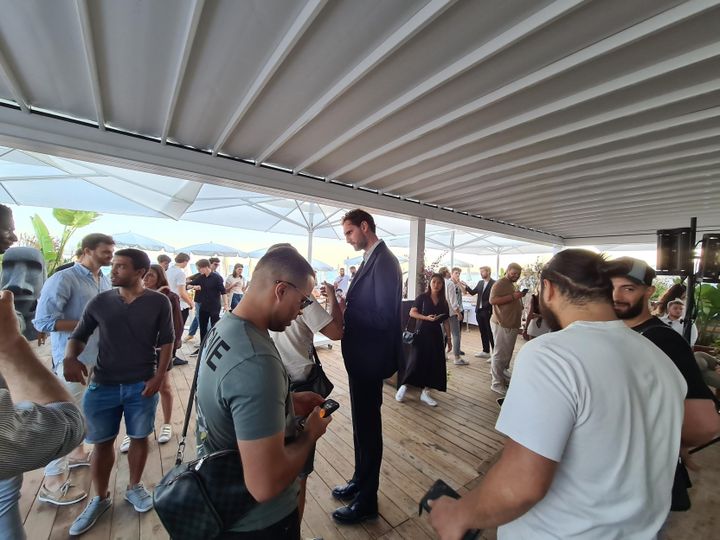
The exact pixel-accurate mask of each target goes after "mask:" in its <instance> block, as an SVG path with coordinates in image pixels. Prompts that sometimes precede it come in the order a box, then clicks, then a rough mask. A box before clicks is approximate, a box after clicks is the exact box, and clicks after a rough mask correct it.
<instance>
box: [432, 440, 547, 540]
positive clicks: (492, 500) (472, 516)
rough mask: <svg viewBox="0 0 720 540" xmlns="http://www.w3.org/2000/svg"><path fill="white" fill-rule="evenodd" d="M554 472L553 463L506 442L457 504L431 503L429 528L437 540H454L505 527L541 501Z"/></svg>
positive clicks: (513, 442)
mask: <svg viewBox="0 0 720 540" xmlns="http://www.w3.org/2000/svg"><path fill="white" fill-rule="evenodd" d="M556 469H557V463H556V462H554V461H552V460H550V459H547V458H545V457H543V456H541V455H540V454H536V453H535V452H533V451H531V450H528V449H527V448H525V447H524V446H522V445H521V444H518V443H516V442H515V441H513V440H512V439H507V441H506V443H505V449H504V450H503V453H502V456H501V457H500V460H499V461H498V462H497V463H496V464H495V465H494V466H493V467H492V468H491V469H490V471H489V472H488V474H487V476H486V477H485V480H484V481H483V483H482V484H480V485H479V486H478V487H477V488H475V489H474V490H472V491H471V492H470V493H468V494H467V495H465V496H464V497H463V498H461V499H459V500H453V499H450V498H448V497H442V498H440V499H438V500H436V501H434V502H433V503H432V513H431V514H430V521H431V523H432V526H433V528H434V529H435V530H436V531H437V532H438V533H439V535H440V538H442V539H450V538H453V539H456V538H461V537H462V535H463V534H464V533H465V532H466V531H467V530H469V529H484V528H488V527H497V526H498V525H502V524H504V523H508V522H510V521H512V520H513V519H516V518H518V517H520V516H521V515H523V514H524V513H525V512H527V511H528V510H529V509H530V508H532V507H533V506H535V504H537V503H538V502H539V501H541V500H542V499H543V497H545V494H546V493H547V491H548V489H549V488H550V485H551V484H552V481H553V478H554V476H555V470H556Z"/></svg>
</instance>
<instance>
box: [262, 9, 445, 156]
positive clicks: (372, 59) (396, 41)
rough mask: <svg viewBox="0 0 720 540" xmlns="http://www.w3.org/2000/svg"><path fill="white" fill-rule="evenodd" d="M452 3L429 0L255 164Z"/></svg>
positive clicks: (308, 111)
mask: <svg viewBox="0 0 720 540" xmlns="http://www.w3.org/2000/svg"><path fill="white" fill-rule="evenodd" d="M454 2H455V0H430V1H429V2H428V3H427V4H426V5H425V6H423V8H422V9H420V10H419V11H418V12H417V13H415V15H413V16H412V17H411V18H410V19H409V20H408V21H406V22H405V24H403V25H402V26H401V27H400V28H398V29H397V30H396V31H395V32H393V33H392V34H391V35H390V36H389V37H388V38H387V39H386V40H385V41H383V42H382V43H381V44H380V45H379V46H378V47H377V48H376V49H375V50H373V51H372V52H371V53H370V54H369V55H368V56H366V57H365V58H364V59H363V60H362V61H361V62H360V63H359V64H357V65H356V66H355V67H354V68H353V69H352V70H350V72H348V73H347V74H345V76H343V77H342V78H341V79H340V80H339V81H338V82H337V83H335V84H334V85H333V86H332V87H331V88H330V89H329V90H328V91H327V92H325V94H323V95H322V96H321V97H320V99H318V100H317V101H316V102H315V103H313V104H312V105H311V106H310V107H309V108H308V109H307V110H306V111H305V112H304V113H303V114H302V115H300V117H299V118H298V119H297V120H296V121H295V122H293V124H292V125H291V126H290V127H289V128H287V129H286V130H285V131H284V132H283V133H282V134H281V135H280V136H279V137H278V138H276V139H275V140H274V141H273V142H271V143H270V145H269V146H268V147H267V148H265V149H264V150H262V151H261V152H260V154H259V155H258V157H257V159H256V161H257V162H258V163H264V162H265V161H266V160H267V158H268V157H270V156H271V155H272V154H273V153H275V152H276V151H277V150H278V149H279V148H280V147H281V146H283V145H284V144H285V143H286V142H288V141H289V140H290V139H291V138H292V137H293V136H295V134H297V133H298V132H299V131H300V130H301V129H302V128H304V127H305V126H306V125H307V124H309V123H310V122H311V121H312V120H313V119H314V118H316V117H317V116H318V115H319V114H320V113H321V112H322V111H323V110H325V108H327V107H328V106H329V105H330V104H331V103H333V102H334V101H335V100H336V99H338V98H339V97H340V96H342V95H343V94H344V93H345V92H347V91H348V90H349V89H350V88H352V87H353V86H354V85H355V84H356V83H357V82H358V81H359V80H361V79H362V78H363V77H364V76H365V75H366V74H367V73H369V72H370V71H372V70H373V69H375V68H376V67H377V66H378V65H380V64H381V63H382V62H383V61H384V60H385V59H386V58H387V57H388V56H390V55H391V54H392V53H393V52H395V51H396V50H397V49H399V48H400V47H401V46H402V45H403V44H405V43H406V42H407V41H408V40H410V39H411V38H412V37H413V36H414V35H415V34H417V33H418V32H419V31H420V30H422V29H423V28H424V27H425V26H427V25H428V24H429V23H430V22H432V21H433V20H434V19H435V18H437V17H438V16H439V15H441V14H442V13H443V12H444V11H445V10H446V9H447V8H448V7H450V6H451V5H452V4H453V3H454Z"/></svg>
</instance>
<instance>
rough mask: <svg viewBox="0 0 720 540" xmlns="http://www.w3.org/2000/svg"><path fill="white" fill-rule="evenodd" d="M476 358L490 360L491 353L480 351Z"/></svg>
mask: <svg viewBox="0 0 720 540" xmlns="http://www.w3.org/2000/svg"><path fill="white" fill-rule="evenodd" d="M475 358H490V353H486V352H485V351H480V352H478V353H475Z"/></svg>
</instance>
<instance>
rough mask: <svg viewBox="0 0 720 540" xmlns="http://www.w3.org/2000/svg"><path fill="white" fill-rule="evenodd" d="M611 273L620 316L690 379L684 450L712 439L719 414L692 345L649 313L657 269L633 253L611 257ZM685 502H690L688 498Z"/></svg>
mask: <svg viewBox="0 0 720 540" xmlns="http://www.w3.org/2000/svg"><path fill="white" fill-rule="evenodd" d="M609 265H610V272H609V275H610V277H611V279H612V283H613V305H614V308H615V313H616V314H617V316H618V318H620V319H623V320H624V321H625V324H626V325H627V326H628V327H630V328H632V329H633V330H635V331H636V332H639V333H640V334H642V335H643V336H645V337H646V338H647V339H649V340H650V341H652V342H653V343H654V344H655V346H657V347H658V348H659V349H660V350H662V352H664V353H665V354H666V355H667V356H669V357H670V359H671V360H672V361H673V363H674V364H675V366H676V367H677V368H678V370H679V371H680V373H681V374H682V376H683V377H684V378H685V381H686V382H687V387H688V390H687V395H686V396H685V416H684V418H683V425H682V439H681V454H682V453H683V449H685V450H687V449H689V448H692V447H694V446H699V445H701V444H704V443H706V442H708V441H709V440H711V439H712V438H713V437H714V436H715V435H717V434H718V432H719V431H720V420H719V419H720V417H718V414H717V411H716V410H715V406H714V402H713V400H712V394H711V392H710V389H709V388H708V387H707V386H706V385H705V383H704V382H703V380H702V376H701V375H700V370H699V369H698V367H697V364H696V363H695V357H694V356H693V352H692V349H691V348H690V345H689V344H688V342H687V341H685V340H684V339H683V337H682V336H681V335H680V334H678V333H677V332H676V331H675V330H673V329H672V328H671V327H670V326H668V325H666V324H665V323H664V322H662V321H661V320H660V319H658V318H657V317H653V316H652V315H650V297H652V295H653V294H654V293H655V287H654V286H653V284H652V283H653V279H655V275H656V274H655V270H653V269H652V268H650V266H648V265H647V263H645V262H644V261H641V260H639V259H633V258H632V257H620V258H618V259H615V260H613V261H610V263H609ZM678 468H679V470H681V471H682V474H676V485H675V486H673V501H672V503H673V504H672V507H671V509H672V510H686V509H687V508H682V506H683V505H682V504H681V500H680V499H681V497H680V495H679V494H681V493H683V492H684V489H682V486H678V485H677V482H678V477H679V476H680V477H682V476H683V475H687V472H685V471H684V466H683V464H682V463H679V464H678ZM685 506H687V499H686V503H685Z"/></svg>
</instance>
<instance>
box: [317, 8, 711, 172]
mask: <svg viewBox="0 0 720 540" xmlns="http://www.w3.org/2000/svg"><path fill="white" fill-rule="evenodd" d="M712 5H713V2H712V1H694V2H687V3H685V4H683V5H681V6H678V7H676V8H673V9H670V10H668V11H666V12H664V13H661V14H659V15H656V16H655V17H652V18H650V19H648V20H646V21H644V22H642V23H640V24H637V25H635V26H633V27H631V28H628V29H626V30H623V31H621V32H618V33H616V34H614V35H611V36H609V37H608V38H605V39H603V40H601V41H599V42H598V43H595V44H593V45H591V46H589V47H586V48H585V49H582V50H580V51H577V52H575V53H573V54H571V55H568V56H566V57H564V58H562V59H560V60H558V61H556V62H553V63H552V64H549V65H548V66H544V67H543V68H541V69H539V70H537V71H535V72H533V73H530V74H528V75H525V76H523V77H521V78H519V79H518V80H515V81H513V82H511V83H509V84H507V85H505V86H503V87H501V88H498V89H497V90H494V91H493V92H490V93H489V94H487V95H485V96H482V97H480V98H478V99H477V100H475V101H473V102H471V103H468V104H466V105H463V106H462V107H459V108H457V109H455V110H453V111H451V112H450V113H447V114H445V115H443V116H441V117H439V118H437V119H435V120H433V121H431V122H428V123H426V124H424V125H422V126H419V127H417V128H415V129H413V130H411V131H409V132H408V133H406V134H404V135H403V136H401V137H398V138H396V139H395V140H393V141H392V142H390V143H388V144H386V145H384V146H382V147H380V148H378V149H376V150H374V151H372V152H366V153H365V155H363V156H362V157H360V158H358V159H356V160H354V161H352V162H350V163H348V164H346V165H344V166H343V167H341V168H339V169H337V170H335V171H332V172H330V173H328V174H327V176H328V177H329V178H333V179H336V178H341V177H342V176H344V175H346V174H347V173H349V172H350V171H352V170H354V169H357V168H358V167H360V166H361V165H364V164H365V163H368V162H370V161H372V160H374V159H377V158H378V157H380V156H382V155H384V154H387V153H388V152H390V151H392V150H394V149H396V148H399V147H400V146H403V145H405V144H408V143H410V142H412V141H414V140H416V139H418V138H420V137H422V136H423V135H425V134H427V133H430V132H431V131H434V130H436V129H439V128H440V127H443V126H446V125H448V124H451V123H452V122H455V121H457V120H458V119H460V118H463V117H465V116H468V115H469V114H471V113H475V112H477V111H480V110H482V109H484V108H486V107H488V106H489V105H492V104H493V103H496V102H498V101H500V100H502V99H506V98H508V97H510V96H512V95H514V94H516V93H518V92H521V91H523V90H525V89H528V88H531V87H533V86H535V85H538V84H539V83H541V82H543V81H546V80H549V79H551V78H553V77H556V76H557V75H560V74H561V73H564V72H566V71H569V70H571V69H573V68H576V67H578V66H580V65H582V64H585V63H587V62H590V61H591V60H594V59H596V58H599V57H601V56H603V55H606V54H608V53H610V52H612V51H615V50H618V49H620V48H622V47H625V46H627V45H629V44H631V43H633V42H635V41H638V40H641V39H643V38H645V37H647V36H649V35H652V34H655V33H657V32H659V31H661V30H662V29H664V28H668V27H671V26H674V25H675V24H677V23H679V22H681V21H683V20H686V19H688V18H691V17H694V16H696V15H698V14H699V13H702V12H703V11H706V10H708V9H710V8H711V7H712Z"/></svg>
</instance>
